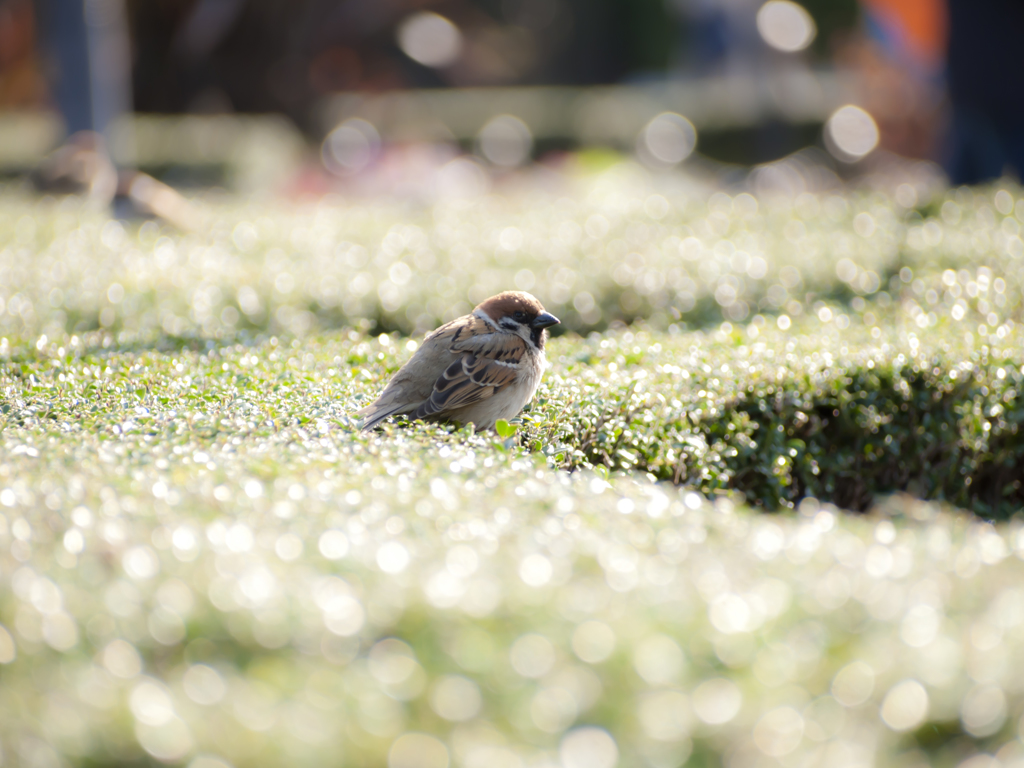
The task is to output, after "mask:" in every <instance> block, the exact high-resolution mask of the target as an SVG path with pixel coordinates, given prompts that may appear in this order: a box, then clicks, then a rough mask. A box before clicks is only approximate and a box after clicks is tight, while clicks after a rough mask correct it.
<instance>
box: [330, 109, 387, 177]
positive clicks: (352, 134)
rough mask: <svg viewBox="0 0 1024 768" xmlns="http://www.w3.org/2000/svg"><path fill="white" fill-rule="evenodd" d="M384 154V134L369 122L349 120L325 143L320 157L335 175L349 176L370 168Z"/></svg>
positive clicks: (335, 130)
mask: <svg viewBox="0 0 1024 768" xmlns="http://www.w3.org/2000/svg"><path fill="white" fill-rule="evenodd" d="M379 151H380V134H379V133H378V132H377V129H376V128H375V127H374V126H373V125H372V124H371V123H369V122H367V121H366V120H363V119H361V118H358V117H355V118H351V119H349V120H346V121H345V122H343V123H342V124H341V125H339V126H338V127H337V128H335V129H334V130H333V131H331V132H330V133H329V134H327V138H325V139H324V143H323V146H322V148H321V151H320V155H321V157H322V158H323V162H324V166H325V167H326V168H327V170H329V171H330V172H331V173H334V174H336V175H338V176H347V175H350V174H353V173H358V172H359V171H361V170H363V169H364V168H366V167H367V166H368V165H370V163H372V162H373V160H374V159H375V158H376V157H377V154H378V152H379Z"/></svg>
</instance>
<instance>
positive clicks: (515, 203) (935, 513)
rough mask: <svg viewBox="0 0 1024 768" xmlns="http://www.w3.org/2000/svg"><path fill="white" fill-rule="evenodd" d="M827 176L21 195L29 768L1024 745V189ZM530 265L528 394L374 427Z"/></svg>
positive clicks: (12, 327)
mask: <svg viewBox="0 0 1024 768" xmlns="http://www.w3.org/2000/svg"><path fill="white" fill-rule="evenodd" d="M796 162H798V161H797V160H792V161H789V165H786V164H779V165H774V166H771V167H766V168H765V169H762V170H761V171H759V173H761V176H760V177H759V178H760V182H758V181H757V178H758V177H755V178H754V179H753V182H756V183H752V186H751V190H752V191H747V192H732V193H726V192H724V191H720V190H719V189H717V188H716V187H714V186H713V185H711V184H710V183H708V182H705V181H702V180H701V178H700V177H699V176H697V175H687V176H683V175H675V174H662V173H654V172H650V171H645V170H642V169H641V168H640V167H639V166H634V165H632V164H629V163H618V164H614V165H610V166H609V167H608V168H606V169H605V170H603V171H601V172H593V171H590V172H582V171H576V172H563V173H560V174H553V173H551V172H550V171H548V170H544V169H534V170H532V171H529V172H523V173H521V174H519V175H514V176H511V177H509V178H506V179H505V180H504V182H502V185H500V186H498V187H489V186H488V184H489V182H488V181H487V179H486V178H485V177H484V176H483V174H482V172H481V171H480V169H479V167H477V166H476V165H475V164H473V163H472V162H470V161H468V160H462V161H456V164H455V165H447V166H445V168H446V169H447V170H446V171H445V174H448V175H445V174H440V175H439V176H437V177H436V180H437V183H438V186H436V187H433V188H432V189H431V190H430V191H429V194H427V193H424V194H423V195H421V196H417V195H416V194H408V195H405V196H403V197H401V198H400V199H384V198H381V197H376V196H367V197H363V198H360V199H358V200H356V201H355V202H353V201H352V200H351V199H350V200H342V199H340V198H335V197H327V198H323V199H322V200H318V201H315V202H309V203H288V204H284V203H281V202H279V201H274V202H260V201H258V200H257V201H241V200H240V199H238V198H235V197H230V196H227V195H225V194H223V193H212V192H211V193H205V194H204V195H202V196H200V197H197V198H194V199H193V203H194V204H195V205H196V206H197V208H199V209H201V211H202V213H203V219H202V224H201V226H199V227H197V228H196V230H195V231H192V232H188V233H182V232H178V231H175V230H172V229H170V228H169V227H166V226H162V225H160V224H158V223H156V222H153V221H147V222H145V223H142V224H139V223H137V222H133V223H126V222H122V221H118V220H115V219H111V218H109V217H108V216H107V215H105V214H102V213H99V212H96V211H93V210H90V209H89V207H88V206H87V205H85V204H83V203H82V202H80V201H77V200H74V199H70V198H69V199H62V200H55V199H52V198H44V199H36V198H28V197H25V196H23V195H22V194H21V193H20V192H18V191H16V190H13V189H7V190H5V191H3V192H2V193H0V431H2V436H0V440H2V447H0V545H2V546H0V581H2V584H3V590H2V592H0V713H2V714H0V755H2V762H3V764H4V765H12V766H46V767H47V768H49V767H50V766H98V765H124V766H129V765H132V766H137V765H151V764H173V765H188V766H190V768H226V767H227V766H235V767H236V768H242V767H243V766H262V765H269V764H282V765H311V766H312V765H347V766H388V768H447V767H448V766H465V768H484V767H487V768H492V767H498V766H501V767H508V768H527V767H529V768H542V767H543V768H555V767H556V766H557V767H559V768H612V766H615V765H621V766H652V767H654V768H669V767H670V766H681V765H684V764H685V765H690V766H718V765H723V766H729V768H760V767H761V766H764V767H767V766H786V767H787V768H790V767H792V768H796V767H797V766H826V765H827V766H845V767H848V768H854V767H859V766H864V767H866V766H873V765H876V766H900V767H901V768H903V767H906V766H950V767H951V768H952V767H956V766H960V767H961V768H993V767H994V766H1007V767H1009V766H1020V765H1024V744H1022V742H1021V729H1022V719H1021V718H1022V715H1024V682H1022V678H1021V676H1020V675H1019V674H1017V673H1015V672H1014V670H1015V669H1019V668H1020V666H1021V663H1022V659H1024V589H1022V587H1021V584H1022V577H1024V565H1022V563H1021V559H1022V558H1024V533H1022V530H1021V523H1020V518H1019V516H1018V513H1019V511H1020V509H1021V506H1022V503H1024V491H1022V487H1021V479H1022V477H1024V435H1022V434H1021V432H1020V425H1021V422H1022V421H1024V406H1022V405H1021V398H1020V389H1021V386H1022V381H1024V352H1022V345H1021V337H1020V334H1021V330H1020V328H1021V322H1022V320H1024V318H1022V311H1024V310H1022V302H1021V286H1022V282H1024V266H1022V265H1024V244H1022V239H1021V227H1022V225H1024V196H1022V194H1021V190H1020V189H1019V188H1018V187H1016V186H1011V185H1005V184H1004V185H1001V186H993V187H991V188H984V189H978V190H970V189H966V188H964V189H959V190H955V191H950V192H944V191H941V190H936V189H935V188H934V186H929V185H928V184H920V185H916V186H915V185H914V184H909V183H903V184H901V185H897V186H895V188H891V189H888V190H887V191H871V189H869V188H864V189H860V190H857V189H852V188H845V187H843V186H842V185H841V184H838V183H833V184H830V185H824V186H820V185H819V186H805V187H804V188H802V189H794V188H793V186H792V184H790V183H789V182H791V181H792V180H793V179H794V177H795V176H794V175H796V176H799V174H798V173H797V171H795V170H794V167H793V163H796ZM570 170H571V169H570ZM530 174H535V175H534V176H530ZM782 182H786V183H782ZM510 287H517V288H520V289H524V290H530V291H533V292H535V293H536V294H537V295H538V296H540V297H541V298H542V300H543V302H544V303H545V306H547V307H548V308H549V309H550V310H551V311H552V312H554V313H555V314H556V315H558V316H559V317H561V318H562V319H563V323H564V330H565V331H567V333H565V334H564V335H561V336H559V337H557V338H554V339H553V340H552V341H551V343H550V352H549V358H550V360H551V368H550V370H549V371H548V373H547V375H546V378H545V381H544V384H543V385H542V388H541V390H540V392H539V393H538V398H537V400H536V401H535V402H534V404H533V405H532V406H531V408H530V409H529V410H528V411H527V412H526V413H525V414H524V415H523V417H522V419H519V420H517V421H516V422H515V423H513V424H511V425H508V428H507V429H506V428H504V427H503V429H502V434H501V435H494V434H490V433H486V434H474V433H473V432H472V430H470V429H462V430H457V429H454V428H451V427H447V426H438V425H426V424H420V423H415V424H410V423H401V422H396V423H390V424H388V425H387V426H386V427H385V428H384V429H383V430H382V431H380V432H377V433H373V434H361V433H358V432H356V431H354V428H353V422H352V421H351V418H350V414H351V413H352V412H353V411H354V410H355V409H357V408H358V407H359V406H360V405H361V404H363V403H365V402H366V401H367V399H368V398H371V397H373V396H374V395H375V394H376V393H377V392H378V391H379V388H380V387H381V385H382V383H383V382H384V381H385V379H386V377H387V376H388V375H390V374H391V373H392V372H393V371H394V370H396V368H397V367H398V366H399V365H400V364H401V363H402V362H404V360H406V359H407V358H408V357H409V355H411V354H412V351H413V350H414V349H415V348H416V345H417V343H418V340H419V339H418V334H421V333H422V332H424V331H426V330H428V329H431V328H433V327H435V325H436V324H437V323H440V322H441V321H443V320H446V319H449V318H451V317H454V316H457V315H459V314H461V313H463V312H466V311H468V310H469V309H470V308H471V307H472V305H473V303H475V302H477V301H479V300H481V299H483V298H485V297H487V296H488V295H490V294H492V293H495V292H497V291H499V290H503V289H507V288H510ZM627 324H629V325H627ZM659 481H660V482H659ZM897 492H904V493H905V494H909V495H893V494H894V493H897ZM915 497H916V498H915ZM918 499H924V500H918ZM756 506H761V507H766V508H768V509H771V510H774V511H777V512H778V514H774V515H762V514H757V513H756V512H753V511H752V507H756ZM954 507H962V508H966V509H968V510H970V511H971V512H973V513H975V515H971V514H969V513H966V512H963V511H957V510H956V509H955V508H954ZM841 508H847V509H857V510H868V514H866V515H857V514H851V513H847V512H843V511H841ZM984 518H988V519H987V520H986V519H984Z"/></svg>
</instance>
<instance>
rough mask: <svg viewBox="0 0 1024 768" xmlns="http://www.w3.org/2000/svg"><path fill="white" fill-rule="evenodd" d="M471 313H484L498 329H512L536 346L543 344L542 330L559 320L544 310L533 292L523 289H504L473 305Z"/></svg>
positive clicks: (543, 332) (507, 331)
mask: <svg viewBox="0 0 1024 768" xmlns="http://www.w3.org/2000/svg"><path fill="white" fill-rule="evenodd" d="M473 314H475V315H484V316H486V317H487V319H489V320H490V321H491V322H492V323H493V324H494V325H496V326H497V327H498V328H499V329H500V330H502V331H504V332H506V333H514V334H516V335H518V336H521V337H522V338H523V339H525V340H526V341H529V342H530V343H531V344H533V346H535V347H536V348H537V349H543V348H544V340H545V339H546V338H547V333H546V330H547V329H548V328H550V327H551V326H552V325H558V323H559V322H560V321H559V319H558V318H557V317H555V316H554V315H552V314H551V313H550V312H547V311H545V309H544V307H543V306H542V305H541V303H540V302H539V301H537V298H536V297H535V296H532V295H531V294H529V293H525V292H523V291H505V292H504V293H499V294H498V295H497V296H491V298H489V299H487V300H486V301H483V302H481V303H480V304H478V305H477V307H476V309H474V310H473Z"/></svg>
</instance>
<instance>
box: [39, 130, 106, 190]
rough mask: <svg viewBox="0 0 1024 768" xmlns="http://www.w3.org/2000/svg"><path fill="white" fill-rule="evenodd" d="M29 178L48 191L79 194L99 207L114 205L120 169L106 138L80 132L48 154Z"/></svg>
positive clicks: (93, 133) (40, 188) (41, 188)
mask: <svg viewBox="0 0 1024 768" xmlns="http://www.w3.org/2000/svg"><path fill="white" fill-rule="evenodd" d="M29 180H30V181H31V182H32V185H33V186H34V187H35V188H36V189H37V190H38V191H39V192H42V193H44V194H54V195H79V196H81V197H84V198H86V199H88V200H89V201H90V202H91V203H94V204H95V205H96V206H97V207H103V206H107V205H110V203H111V201H112V200H113V199H114V195H115V194H116V193H117V181H118V179H117V169H116V168H115V167H114V163H113V162H112V161H111V159H110V155H109V154H107V150H106V146H105V144H104V142H103V137H102V136H100V135H99V134H98V133H96V132H94V131H79V132H78V133H75V134H72V135H71V136H70V137H69V138H68V140H67V142H65V144H64V145H63V146H62V147H60V148H59V149H57V150H56V151H55V152H54V153H53V154H51V155H50V156H49V157H47V158H46V159H45V160H44V161H43V163H42V165H40V166H39V167H38V168H36V170H35V171H33V172H32V174H31V176H30V177H29Z"/></svg>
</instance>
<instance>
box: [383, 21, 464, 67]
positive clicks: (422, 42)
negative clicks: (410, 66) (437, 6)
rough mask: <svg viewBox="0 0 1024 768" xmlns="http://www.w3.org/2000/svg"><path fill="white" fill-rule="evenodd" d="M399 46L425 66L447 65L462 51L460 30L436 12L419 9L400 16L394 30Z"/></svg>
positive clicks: (452, 62)
mask: <svg viewBox="0 0 1024 768" xmlns="http://www.w3.org/2000/svg"><path fill="white" fill-rule="evenodd" d="M397 37H398V47H399V48H401V49H402V52H403V53H404V54H405V55H406V56H408V57H409V58H410V59H412V60H413V61H415V62H418V63H420V64H422V65H423V66H425V67H434V68H439V67H447V66H448V65H450V64H454V63H455V61H456V60H457V59H458V58H459V54H460V53H461V52H462V33H461V32H460V31H459V28H458V27H457V26H455V25H454V24H453V23H452V22H451V21H449V20H448V19H446V18H445V17H444V16H441V15H440V14H438V13H432V12H430V11H422V12H420V13H414V14H412V15H411V16H408V17H406V18H405V19H403V21H402V23H401V24H399V25H398V30H397Z"/></svg>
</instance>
